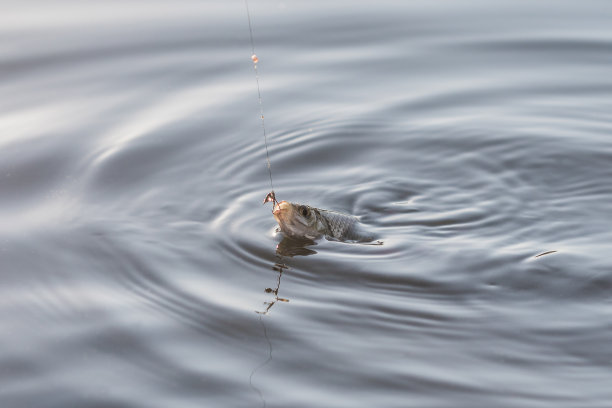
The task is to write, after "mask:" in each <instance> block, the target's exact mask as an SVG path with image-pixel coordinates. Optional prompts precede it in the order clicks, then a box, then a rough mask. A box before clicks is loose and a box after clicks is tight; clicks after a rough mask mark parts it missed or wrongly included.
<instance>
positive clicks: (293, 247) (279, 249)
mask: <svg viewBox="0 0 612 408" xmlns="http://www.w3.org/2000/svg"><path fill="white" fill-rule="evenodd" d="M316 244H317V243H316V242H314V241H313V240H310V239H295V238H288V237H286V236H283V239H281V241H280V242H279V243H278V245H277V246H276V262H275V263H274V265H273V266H272V270H274V271H277V272H278V275H277V277H276V286H275V287H274V288H266V289H265V292H266V293H271V294H272V295H274V297H273V299H272V300H270V301H265V302H264V303H263V304H264V309H263V310H256V311H255V313H257V314H261V315H267V314H268V313H269V312H270V309H272V306H274V305H275V304H276V303H277V302H284V303H287V302H289V299H286V298H282V297H279V296H278V291H279V290H280V284H281V278H282V277H283V272H284V271H285V270H287V269H290V268H289V266H287V264H286V263H285V258H293V257H294V256H308V255H314V254H316V253H317V251H315V250H314V249H310V248H308V246H312V245H316Z"/></svg>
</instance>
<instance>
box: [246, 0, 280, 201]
mask: <svg viewBox="0 0 612 408" xmlns="http://www.w3.org/2000/svg"><path fill="white" fill-rule="evenodd" d="M244 5H245V6H246V12H247V19H248V20H249V35H250V38H251V51H252V52H251V60H252V61H253V68H254V69H255V81H256V82H257V97H258V100H259V113H260V116H261V128H262V129H263V136H264V145H265V146H266V162H267V167H268V174H269V175H270V189H271V190H272V192H271V194H272V197H273V200H274V204H276V198H275V197H274V185H273V183H272V165H271V163H270V153H269V152H268V137H267V135H266V121H265V119H264V109H263V102H262V99H261V89H260V86H259V71H258V70H257V63H258V62H259V58H257V55H256V54H255V41H254V40H253V26H252V24H251V13H250V11H249V2H248V0H244Z"/></svg>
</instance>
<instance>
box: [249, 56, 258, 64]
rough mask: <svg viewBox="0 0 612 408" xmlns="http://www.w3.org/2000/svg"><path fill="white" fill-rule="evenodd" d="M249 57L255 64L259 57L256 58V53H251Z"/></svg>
mask: <svg viewBox="0 0 612 408" xmlns="http://www.w3.org/2000/svg"><path fill="white" fill-rule="evenodd" d="M251 59H252V60H253V63H254V64H257V63H258V62H259V58H257V55H255V54H253V55H251Z"/></svg>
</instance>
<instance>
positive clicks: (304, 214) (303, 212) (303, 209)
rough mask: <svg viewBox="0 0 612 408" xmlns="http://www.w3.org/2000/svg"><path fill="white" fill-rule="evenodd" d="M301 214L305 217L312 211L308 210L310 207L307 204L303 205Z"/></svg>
mask: <svg viewBox="0 0 612 408" xmlns="http://www.w3.org/2000/svg"><path fill="white" fill-rule="evenodd" d="M300 214H302V215H303V216H304V217H308V214H310V211H308V207H306V206H305V205H303V206H301V207H300Z"/></svg>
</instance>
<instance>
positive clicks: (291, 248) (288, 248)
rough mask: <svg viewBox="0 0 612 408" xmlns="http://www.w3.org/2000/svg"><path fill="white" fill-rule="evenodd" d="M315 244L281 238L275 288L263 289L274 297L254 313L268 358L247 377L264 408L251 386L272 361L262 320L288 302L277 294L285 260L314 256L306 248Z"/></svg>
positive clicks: (263, 400) (270, 348)
mask: <svg viewBox="0 0 612 408" xmlns="http://www.w3.org/2000/svg"><path fill="white" fill-rule="evenodd" d="M316 244H317V243H316V242H314V241H313V240H310V239H295V238H289V237H286V236H283V238H282V239H281V241H280V242H279V243H278V245H277V246H276V262H275V263H274V265H273V266H272V270H274V271H276V272H278V275H277V276H276V286H275V287H274V288H266V289H265V292H266V293H271V294H273V295H274V297H273V299H272V300H270V301H264V302H263V304H264V308H263V310H256V311H255V313H257V314H258V315H259V323H260V324H261V327H262V331H263V335H264V338H265V339H266V343H267V344H268V356H267V358H266V359H265V360H264V361H262V362H261V363H260V364H259V365H257V367H255V368H254V369H253V371H251V375H250V376H249V386H250V387H251V389H252V390H254V391H255V392H256V393H257V395H258V396H259V399H260V400H261V403H262V406H263V407H264V408H265V407H266V399H265V398H264V395H263V392H262V391H261V390H260V389H259V388H258V387H257V386H255V385H254V384H253V377H254V376H255V374H256V373H257V371H258V370H260V369H261V368H262V367H265V366H267V365H268V364H270V362H271V361H272V350H273V349H272V341H271V340H270V337H269V336H268V330H267V328H266V324H265V323H264V321H263V319H262V318H263V317H264V316H266V315H268V314H269V313H270V310H271V309H272V307H273V306H274V305H275V304H276V303H278V302H282V303H288V302H289V299H287V298H282V297H279V296H278V292H279V290H280V284H281V279H282V277H283V272H285V271H286V270H288V269H291V268H290V267H289V266H287V264H286V263H285V258H293V257H294V256H308V255H314V254H316V253H317V251H315V250H313V249H310V248H308V246H313V245H316Z"/></svg>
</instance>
